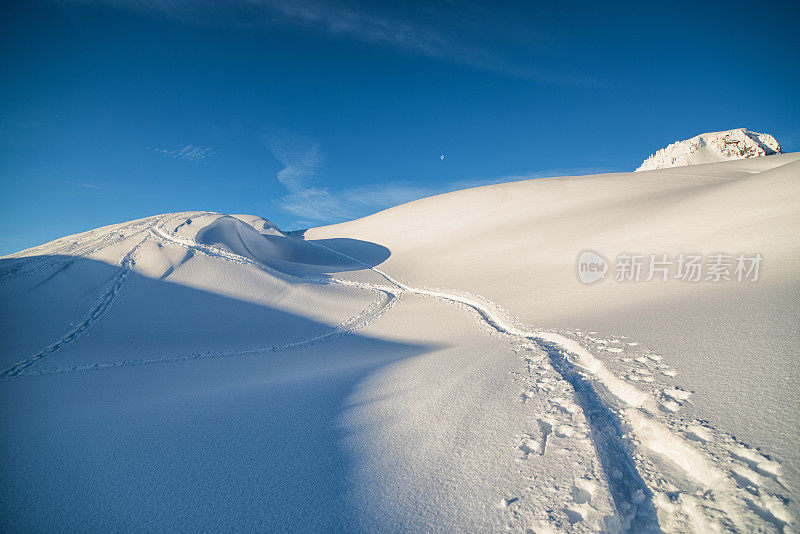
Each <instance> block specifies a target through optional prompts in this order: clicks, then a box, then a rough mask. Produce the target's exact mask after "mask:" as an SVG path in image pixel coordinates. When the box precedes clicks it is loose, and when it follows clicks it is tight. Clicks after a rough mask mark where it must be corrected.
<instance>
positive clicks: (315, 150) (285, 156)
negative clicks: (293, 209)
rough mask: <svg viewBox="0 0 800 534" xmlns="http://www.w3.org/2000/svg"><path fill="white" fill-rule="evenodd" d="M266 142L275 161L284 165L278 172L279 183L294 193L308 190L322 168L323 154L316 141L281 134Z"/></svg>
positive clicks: (285, 133)
mask: <svg viewBox="0 0 800 534" xmlns="http://www.w3.org/2000/svg"><path fill="white" fill-rule="evenodd" d="M266 142H267V145H268V146H269V149H270V152H272V155H273V156H274V157H275V159H277V160H278V161H279V162H281V163H282V164H283V165H284V167H283V169H281V170H280V171H279V172H278V181H279V182H280V183H282V184H283V186H284V187H286V189H288V190H289V191H291V192H293V193H297V192H301V191H303V190H304V189H305V188H307V187H308V186H309V185H310V184H311V183H312V181H313V179H314V178H315V177H316V175H317V173H318V172H319V168H320V167H321V166H322V154H321V153H320V151H319V145H318V144H317V143H316V141H313V140H312V139H308V138H306V137H303V136H300V135H297V134H293V133H289V132H281V133H280V134H274V135H272V136H270V137H269V138H267V140H266Z"/></svg>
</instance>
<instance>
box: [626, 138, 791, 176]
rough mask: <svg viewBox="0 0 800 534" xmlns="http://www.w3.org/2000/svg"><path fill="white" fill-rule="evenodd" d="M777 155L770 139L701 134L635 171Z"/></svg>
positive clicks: (660, 152) (674, 145)
mask: <svg viewBox="0 0 800 534" xmlns="http://www.w3.org/2000/svg"><path fill="white" fill-rule="evenodd" d="M780 153H781V147H780V145H779V144H778V141H776V140H775V138H774V137H772V136H771V135H769V134H766V133H758V132H751V131H748V130H747V129H745V128H737V129H734V130H725V131H721V132H710V133H704V134H700V135H696V136H694V137H692V138H691V139H687V140H685V141H676V142H674V143H672V144H671V145H668V146H667V147H666V148H662V149H659V150H658V151H657V152H656V153H655V154H652V155H651V156H650V157H649V158H647V159H646V160H644V162H642V164H641V165H640V166H639V167H638V168H637V169H636V171H637V172H638V171H651V170H655V169H666V168H669V167H682V166H685V165H697V164H700V163H714V162H718V161H727V160H734V159H745V158H756V157H761V156H771V155H773V154H780Z"/></svg>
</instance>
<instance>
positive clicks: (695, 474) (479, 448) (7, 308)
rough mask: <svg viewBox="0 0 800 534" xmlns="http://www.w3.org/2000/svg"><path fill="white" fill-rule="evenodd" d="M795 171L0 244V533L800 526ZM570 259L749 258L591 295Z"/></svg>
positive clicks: (176, 221) (755, 162)
mask: <svg viewBox="0 0 800 534" xmlns="http://www.w3.org/2000/svg"><path fill="white" fill-rule="evenodd" d="M748 134H750V133H749V132H748V133H746V134H745V135H746V136H747V138H748V139H752V138H751V137H750V135H748ZM767 141H768V140H767ZM767 141H765V140H764V139H761V141H759V142H760V143H762V144H766V143H767ZM705 148H708V146H706V147H705ZM798 160H800V156H799V155H798V154H783V155H776V156H773V157H769V158H752V159H744V160H741V161H729V162H723V163H712V164H708V165H694V166H691V167H680V168H670V169H659V170H653V171H651V172H647V173H636V174H634V173H618V174H605V175H595V176H581V177H563V178H547V179H538V180H529V181H523V182H514V183H508V184H500V185H494V186H487V187H482V188H476V189H468V190H464V191H457V192H454V193H449V194H446V195H440V196H436V197H430V198H426V199H422V200H419V201H416V202H412V203H409V204H405V205H402V206H398V207H396V208H392V209H389V210H386V211H384V212H381V213H378V214H375V215H372V216H370V217H366V218H364V219H359V220H356V221H351V222H348V223H344V224H341V225H335V226H328V227H322V228H314V229H311V230H309V231H307V232H305V234H304V235H303V236H298V235H287V234H284V233H282V232H281V231H280V230H279V229H278V228H276V227H275V225H273V224H272V223H270V222H269V221H268V220H267V219H264V218H262V217H258V216H252V215H230V216H229V215H222V214H217V213H207V212H186V213H173V214H166V215H158V216H153V217H148V218H145V219H139V220H136V221H130V222H127V223H122V224H117V225H112V226H108V227H104V228H99V229H97V230H93V231H90V232H86V233H83V234H77V235H73V236H67V237H64V238H62V239H59V240H56V241H53V242H51V243H48V244H45V245H42V246H40V247H35V248H33V249H29V250H26V251H22V252H20V253H17V254H13V255H11V256H6V257H3V258H1V259H0V302H2V308H0V311H1V313H2V318H3V323H4V333H3V336H2V338H0V396H1V398H0V406H2V415H1V416H0V444H1V445H0V447H2V463H0V480H2V483H0V509H2V511H3V513H2V514H0V528H1V529H2V530H3V531H79V532H120V531H189V532H196V531H261V532H282V531H293V532H329V531H364V532H406V531H408V532H434V531H436V532H440V531H469V532H490V531H498V532H501V531H509V530H510V531H512V532H553V531H556V532H597V531H608V532H618V531H622V532H659V531H664V532H712V531H734V532H780V531H783V532H789V531H796V530H797V517H798V513H797V503H798V499H800V476H799V475H798V473H799V471H798V470H799V469H800V454H799V453H798V448H797V446H796V444H797V443H798V442H800V407H799V406H798V400H797V399H798V395H797V383H798V381H799V380H800V367H798V364H797V361H798V352H799V351H798V338H797V325H798V324H800V323H799V322H798V321H800V313H798V312H799V311H800V304H798V303H800V271H798V269H797V265H798V260H800V240H798V239H797V235H798V230H800V161H798ZM583 250H592V251H593V252H594V253H595V254H596V255H597V256H601V257H604V258H607V259H608V260H609V261H612V262H613V260H615V259H616V257H617V256H618V255H619V254H621V253H628V254H631V253H640V254H643V255H648V254H658V255H659V256H660V255H661V254H667V255H669V256H671V257H677V256H678V255H679V254H681V253H687V254H700V255H712V254H719V253H728V254H737V253H747V254H752V253H759V254H761V255H762V256H763V258H764V262H763V265H762V269H761V272H760V274H759V279H758V281H755V282H752V281H751V282H737V281H736V280H728V281H725V280H723V281H720V282H713V281H708V280H701V281H698V282H682V281H679V280H674V279H670V280H667V281H661V280H660V279H656V280H651V281H649V282H646V281H644V280H642V281H640V282H633V281H629V282H617V281H616V280H614V279H613V275H614V273H613V272H612V273H609V277H608V278H607V279H605V280H602V281H599V282H596V283H594V284H591V285H587V284H583V283H581V282H580V281H579V279H578V276H577V266H576V258H577V257H578V255H579V254H580V253H581V251H583Z"/></svg>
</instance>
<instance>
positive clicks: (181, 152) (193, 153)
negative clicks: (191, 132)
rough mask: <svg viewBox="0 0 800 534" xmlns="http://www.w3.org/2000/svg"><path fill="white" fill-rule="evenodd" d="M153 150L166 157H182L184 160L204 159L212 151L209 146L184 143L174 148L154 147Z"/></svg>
mask: <svg viewBox="0 0 800 534" xmlns="http://www.w3.org/2000/svg"><path fill="white" fill-rule="evenodd" d="M153 151H154V152H157V153H159V154H161V155H162V156H165V157H168V158H173V159H182V160H184V161H200V160H204V159H206V158H208V157H209V156H211V155H212V154H213V153H214V152H213V150H212V149H211V147H201V146H194V145H186V146H182V147H176V148H154V149H153Z"/></svg>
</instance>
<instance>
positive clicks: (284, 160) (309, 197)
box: [256, 132, 608, 229]
mask: <svg viewBox="0 0 800 534" xmlns="http://www.w3.org/2000/svg"><path fill="white" fill-rule="evenodd" d="M266 143H267V146H268V147H269V148H270V151H271V152H272V155H273V157H275V159H277V160H278V161H279V162H280V163H281V164H282V165H283V166H284V167H283V168H282V169H281V170H280V171H278V174H277V179H278V181H279V182H280V183H281V184H283V186H284V187H285V188H286V190H287V193H286V194H285V195H282V196H280V197H277V198H273V199H271V200H269V201H267V202H258V203H256V205H257V206H258V207H259V208H261V209H263V210H266V211H270V212H272V211H274V210H277V211H280V212H282V213H284V214H287V215H290V216H291V217H293V218H294V220H293V222H292V223H291V225H292V226H293V227H295V228H298V227H308V226H313V225H319V224H331V223H337V222H342V221H347V220H352V219H357V218H359V217H364V216H366V215H369V214H371V213H375V212H376V211H380V210H383V209H386V208H390V207H392V206H397V205H399V204H404V203H406V202H411V201H413V200H417V199H420V198H424V197H428V196H432V195H437V194H441V193H447V192H450V191H456V190H459V189H466V188H470V187H478V186H482V185H491V184H497V183H504V182H512V181H517V180H528V179H533V178H543V177H548V176H568V175H579V174H597V173H600V172H607V171H608V169H605V168H572V169H566V168H560V169H550V170H545V171H539V172H536V173H526V174H524V175H515V176H503V177H497V178H487V179H475V180H462V181H453V182H447V183H442V184H437V185H434V186H431V185H427V184H424V185H423V184H420V183H415V182H384V183H378V184H369V185H363V186H358V187H352V188H346V189H340V190H332V189H331V188H328V187H319V186H316V185H314V181H315V179H316V178H317V177H318V173H319V171H320V169H321V167H322V163H323V157H322V154H321V151H320V148H319V145H318V144H317V142H316V141H314V140H312V139H309V138H307V137H303V136H299V135H296V134H293V133H289V132H281V134H280V135H277V136H275V135H273V136H272V137H269V138H268V139H266ZM287 229H291V228H287Z"/></svg>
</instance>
